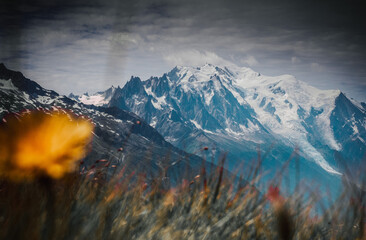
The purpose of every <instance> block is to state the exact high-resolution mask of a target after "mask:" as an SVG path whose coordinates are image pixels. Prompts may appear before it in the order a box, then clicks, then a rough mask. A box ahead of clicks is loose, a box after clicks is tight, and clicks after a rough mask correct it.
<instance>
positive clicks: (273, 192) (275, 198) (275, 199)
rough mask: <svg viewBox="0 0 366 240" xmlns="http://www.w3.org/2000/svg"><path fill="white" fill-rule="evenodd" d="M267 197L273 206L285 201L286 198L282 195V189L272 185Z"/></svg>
mask: <svg viewBox="0 0 366 240" xmlns="http://www.w3.org/2000/svg"><path fill="white" fill-rule="evenodd" d="M266 197H267V199H268V200H269V201H270V202H271V203H272V204H278V203H282V202H283V201H284V198H283V197H282V196H281V194H280V189H279V188H278V187H273V186H272V185H271V186H269V188H268V192H267V194H266Z"/></svg>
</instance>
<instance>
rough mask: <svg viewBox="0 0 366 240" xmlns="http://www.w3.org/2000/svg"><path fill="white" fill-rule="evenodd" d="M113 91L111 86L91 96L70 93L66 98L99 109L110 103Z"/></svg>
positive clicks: (113, 88) (114, 89)
mask: <svg viewBox="0 0 366 240" xmlns="http://www.w3.org/2000/svg"><path fill="white" fill-rule="evenodd" d="M115 91H116V88H115V87H114V86H112V87H110V88H108V89H107V90H105V91H102V92H97V93H94V94H92V95H89V93H84V94H82V95H80V96H79V95H74V94H73V93H70V94H69V96H68V97H69V98H71V99H74V100H76V101H78V102H81V103H84V104H86V105H94V106H98V107H99V106H106V105H107V104H108V103H109V102H110V100H111V98H112V97H113V95H114V92H115Z"/></svg>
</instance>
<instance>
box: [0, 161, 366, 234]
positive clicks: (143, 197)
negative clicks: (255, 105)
mask: <svg viewBox="0 0 366 240" xmlns="http://www.w3.org/2000/svg"><path fill="white" fill-rule="evenodd" d="M107 164H108V163H105V162H102V163H100V164H99V166H97V167H93V168H92V169H89V170H85V171H84V172H82V173H80V174H69V175H67V176H65V177H64V178H62V179H59V180H51V179H49V178H40V179H39V180H37V181H33V182H21V183H13V182H9V181H7V180H4V181H2V184H1V189H0V195H1V196H0V224H1V226H2V227H1V230H0V239H41V238H43V239H365V200H364V196H363V195H362V194H361V192H359V191H357V189H356V188H355V189H352V191H346V190H345V192H344V194H342V196H341V197H340V199H338V200H337V201H336V202H335V203H334V204H333V205H332V206H331V207H330V208H329V209H324V212H322V213H321V215H316V214H315V213H314V211H313V210H314V209H313V208H314V206H315V200H314V199H312V198H310V199H309V200H307V201H306V202H305V203H304V200H303V199H302V198H301V196H300V195H299V194H295V195H293V196H290V197H284V196H282V195H281V193H280V189H279V188H278V187H275V186H270V187H269V189H268V192H267V193H266V194H261V193H260V192H258V191H257V190H256V188H254V187H252V185H251V183H247V184H243V185H240V184H238V185H237V186H236V187H235V185H234V184H233V179H230V178H228V177H225V176H224V173H223V171H222V168H221V167H220V168H218V169H216V170H215V171H213V173H212V174H206V173H205V169H204V168H203V170H202V174H200V175H199V176H196V177H195V178H194V179H190V180H188V181H187V180H182V182H181V183H180V184H178V185H177V186H176V187H175V188H166V186H165V185H166V184H165V183H164V181H166V179H164V178H163V177H162V176H157V177H156V178H155V179H153V180H152V181H149V182H147V181H146V178H145V176H144V175H143V174H137V173H134V172H132V173H127V171H126V168H125V167H122V168H121V169H119V170H118V171H116V173H115V174H114V176H113V177H112V179H110V180H108V181H105V177H106V174H107V169H108V168H109V166H106V165H107Z"/></svg>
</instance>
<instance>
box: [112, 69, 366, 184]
mask: <svg viewBox="0 0 366 240" xmlns="http://www.w3.org/2000/svg"><path fill="white" fill-rule="evenodd" d="M108 106H114V107H118V108H121V109H124V110H128V111H131V112H134V113H135V114H137V115H139V116H140V117H142V118H144V119H145V120H146V121H147V122H148V123H149V124H150V125H151V126H153V127H154V128H156V129H157V130H158V131H159V133H160V134H162V135H163V136H164V137H165V139H166V140H167V141H169V142H170V143H172V144H173V145H175V146H177V147H180V148H182V149H185V150H188V151H190V152H194V151H195V150H197V149H198V148H199V146H200V145H208V146H215V149H216V150H217V151H216V152H217V153H218V152H219V151H221V152H228V154H229V160H230V161H229V166H230V167H231V168H233V167H234V166H235V165H237V164H238V161H239V162H240V161H242V160H243V159H246V162H247V161H248V159H253V158H256V156H257V154H258V146H260V147H261V149H262V153H263V154H266V155H265V156H266V157H267V159H265V160H266V161H264V162H263V164H264V165H267V166H266V167H267V168H273V167H275V165H277V164H278V165H280V164H281V163H283V161H285V159H288V157H289V156H290V155H291V153H292V152H293V150H294V149H298V152H299V155H300V158H301V160H302V163H303V166H306V167H308V171H309V174H310V175H314V174H317V176H318V177H320V178H321V175H323V174H324V172H326V173H328V175H333V176H337V175H341V174H342V172H343V170H344V169H342V168H343V167H344V165H343V164H346V165H347V167H355V166H357V165H358V164H360V161H361V159H362V157H363V155H364V154H365V152H366V142H365V141H366V130H365V129H366V111H365V109H364V108H363V107H362V104H359V103H357V102H355V101H353V100H350V99H348V98H347V97H346V96H345V95H344V94H343V93H342V92H341V91H339V90H319V89H317V88H315V87H312V86H309V85H308V84H306V83H304V82H302V81H299V80H297V79H296V78H295V77H293V76H291V75H281V76H276V77H269V76H263V75H261V74H259V73H257V72H255V71H253V70H252V69H250V68H244V67H237V66H235V65H232V66H229V67H227V66H215V65H212V64H205V65H204V66H200V67H182V66H177V67H175V68H174V69H172V70H171V71H170V72H168V73H166V74H164V75H163V76H161V77H151V78H150V79H147V80H145V81H142V80H141V79H140V78H138V77H132V78H131V80H130V81H128V82H127V83H126V85H125V86H124V87H123V88H118V89H116V90H115V92H114V94H113V96H112V97H111V99H110V101H109V103H108ZM268 151H270V153H269V154H267V153H268ZM335 156H341V158H342V159H347V162H346V163H341V164H340V162H339V158H336V157H335ZM306 167H304V169H305V168H306ZM314 169H315V170H314ZM305 175H306V174H305Z"/></svg>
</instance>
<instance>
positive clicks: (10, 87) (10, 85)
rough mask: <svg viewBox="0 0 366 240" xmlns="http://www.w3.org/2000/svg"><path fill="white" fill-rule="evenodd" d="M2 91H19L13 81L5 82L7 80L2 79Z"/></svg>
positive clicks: (0, 85) (0, 82) (0, 86)
mask: <svg viewBox="0 0 366 240" xmlns="http://www.w3.org/2000/svg"><path fill="white" fill-rule="evenodd" d="M0 89H6V90H18V89H17V88H16V87H15V86H14V84H13V82H12V81H11V79H9V80H5V79H0Z"/></svg>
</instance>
